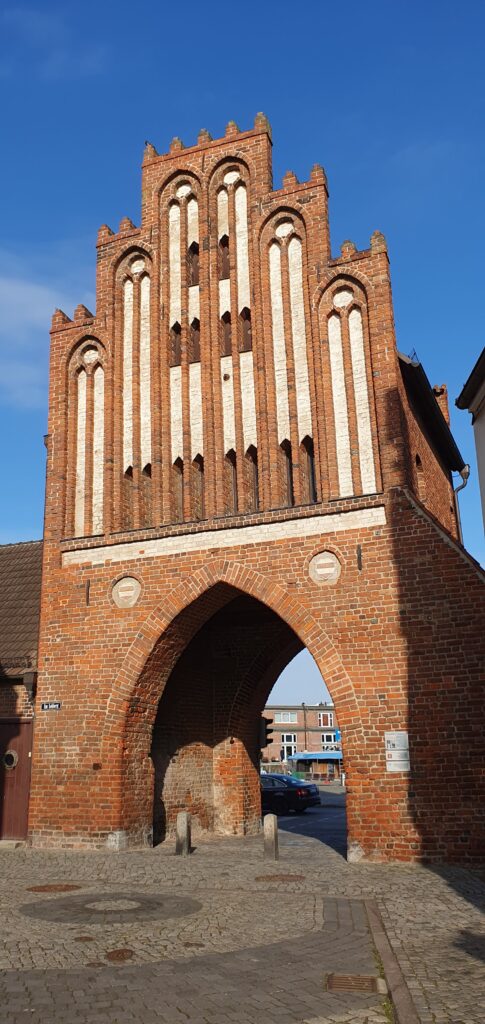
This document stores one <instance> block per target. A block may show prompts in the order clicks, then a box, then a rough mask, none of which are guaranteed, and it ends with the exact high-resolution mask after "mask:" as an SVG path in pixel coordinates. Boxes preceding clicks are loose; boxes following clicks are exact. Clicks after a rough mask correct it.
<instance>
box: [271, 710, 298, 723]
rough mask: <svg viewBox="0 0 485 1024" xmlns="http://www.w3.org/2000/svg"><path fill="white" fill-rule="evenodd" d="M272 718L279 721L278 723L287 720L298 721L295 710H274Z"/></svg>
mask: <svg viewBox="0 0 485 1024" xmlns="http://www.w3.org/2000/svg"><path fill="white" fill-rule="evenodd" d="M274 720H275V722H279V723H280V724H282V723H284V722H288V723H294V722H297V721H298V717H297V712H296V711H275V716H274Z"/></svg>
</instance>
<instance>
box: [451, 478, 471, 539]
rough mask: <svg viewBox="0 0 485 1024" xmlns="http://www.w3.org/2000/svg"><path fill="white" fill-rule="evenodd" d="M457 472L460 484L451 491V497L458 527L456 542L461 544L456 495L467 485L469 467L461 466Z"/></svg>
mask: <svg viewBox="0 0 485 1024" xmlns="http://www.w3.org/2000/svg"><path fill="white" fill-rule="evenodd" d="M459 472H460V476H461V479H462V482H461V484H459V485H458V487H456V488H454V489H453V495H454V502H455V513H456V525H457V527H458V540H459V541H460V544H463V533H462V529H461V516H460V506H459V504H458V497H457V495H458V491H462V490H463V488H464V487H466V485H467V483H468V477H469V476H470V467H469V465H468V464H467V465H466V466H463V468H462V469H460V471H459Z"/></svg>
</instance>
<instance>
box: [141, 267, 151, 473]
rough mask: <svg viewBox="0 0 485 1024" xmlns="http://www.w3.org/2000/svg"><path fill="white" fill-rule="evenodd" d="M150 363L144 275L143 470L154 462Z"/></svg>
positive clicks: (147, 286) (147, 293) (147, 287)
mask: <svg viewBox="0 0 485 1024" xmlns="http://www.w3.org/2000/svg"><path fill="white" fill-rule="evenodd" d="M150 363H151V346H150V278H149V277H148V275H147V274H144V275H143V277H142V278H141V281H140V447H141V465H142V468H144V467H145V466H146V465H147V464H148V463H151V461H152V426H151V420H152V413H151V398H150V387H151V375H150Z"/></svg>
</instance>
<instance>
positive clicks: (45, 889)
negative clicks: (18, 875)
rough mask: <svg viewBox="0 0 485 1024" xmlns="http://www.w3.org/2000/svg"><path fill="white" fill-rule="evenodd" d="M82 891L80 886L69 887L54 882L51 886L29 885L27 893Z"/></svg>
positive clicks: (64, 883)
mask: <svg viewBox="0 0 485 1024" xmlns="http://www.w3.org/2000/svg"><path fill="white" fill-rule="evenodd" d="M76 889H82V886H81V885H69V884H68V883H67V882H54V883H53V884H52V885H29V888H28V889H27V892H74V891H75V890H76Z"/></svg>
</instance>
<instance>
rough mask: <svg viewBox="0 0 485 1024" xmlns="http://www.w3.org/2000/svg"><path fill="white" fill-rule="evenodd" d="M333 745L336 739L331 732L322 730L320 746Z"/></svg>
mask: <svg viewBox="0 0 485 1024" xmlns="http://www.w3.org/2000/svg"><path fill="white" fill-rule="evenodd" d="M329 746H332V747H335V746H336V740H335V734H334V733H333V732H322V747H329Z"/></svg>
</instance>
